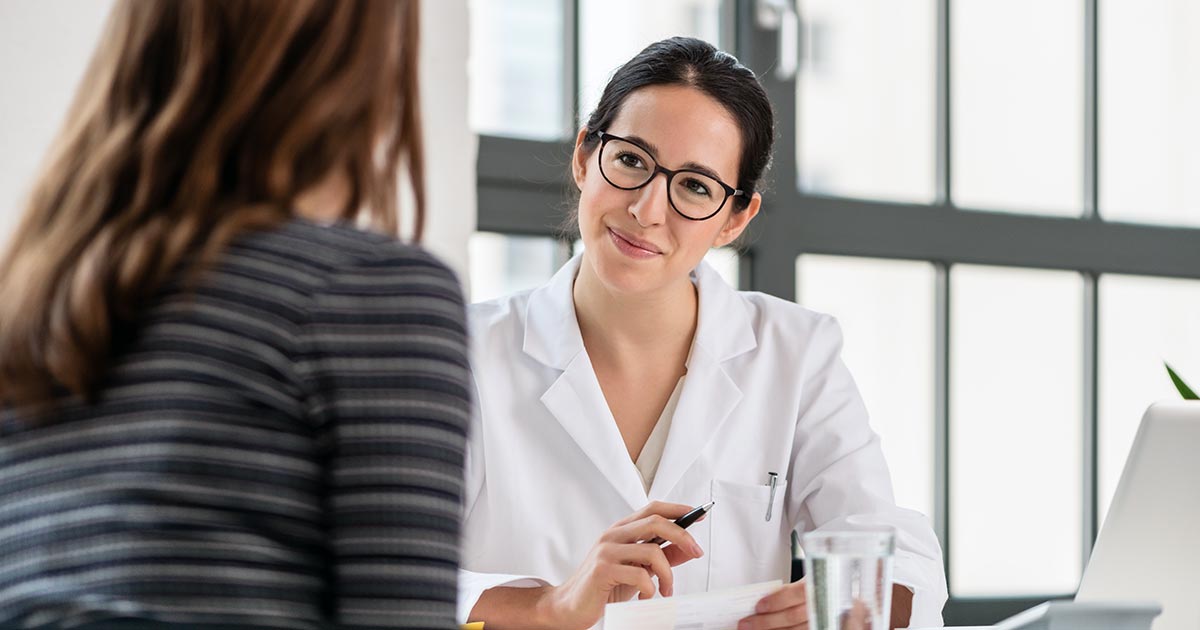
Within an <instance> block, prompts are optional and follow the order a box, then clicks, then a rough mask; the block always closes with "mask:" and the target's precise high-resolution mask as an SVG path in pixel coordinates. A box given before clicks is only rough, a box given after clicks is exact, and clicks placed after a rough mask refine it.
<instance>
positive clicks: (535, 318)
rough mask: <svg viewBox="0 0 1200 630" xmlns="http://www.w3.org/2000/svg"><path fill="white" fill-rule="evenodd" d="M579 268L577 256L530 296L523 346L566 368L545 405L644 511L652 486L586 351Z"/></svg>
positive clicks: (624, 495)
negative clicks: (578, 313) (578, 303)
mask: <svg viewBox="0 0 1200 630" xmlns="http://www.w3.org/2000/svg"><path fill="white" fill-rule="evenodd" d="M578 270H579V257H578V256H576V257H575V258H574V259H572V260H571V261H570V262H568V263H567V264H566V265H564V266H563V268H562V269H559V271H558V273H556V274H555V275H554V277H553V278H552V279H551V280H550V282H549V283H547V284H546V285H545V286H543V287H541V288H539V289H537V290H535V291H534V292H533V293H532V294H531V295H530V296H529V302H528V307H527V310H526V313H525V339H524V343H523V347H524V350H525V352H526V354H528V355H529V356H531V357H533V358H534V359H537V360H538V361H540V362H542V363H543V364H545V365H548V366H550V367H553V368H556V369H559V370H562V373H561V374H559V376H558V378H557V379H555V380H554V382H553V383H551V385H550V387H549V388H548V389H547V390H546V392H545V393H544V394H542V396H541V401H542V403H543V404H544V405H545V406H546V409H548V410H549V411H550V413H551V414H552V415H553V416H554V417H555V419H557V420H558V422H559V424H561V425H562V427H563V429H564V430H565V431H566V432H567V434H568V435H570V436H571V438H572V439H573V440H574V441H575V443H576V444H577V445H578V446H579V448H580V450H582V451H583V452H584V454H585V455H586V456H587V458H588V460H589V461H590V462H591V463H592V465H593V466H595V468H596V473H597V474H599V475H600V476H601V477H603V478H604V479H605V480H606V481H607V482H608V483H609V484H610V485H611V486H612V487H613V489H614V490H616V492H617V493H618V494H619V495H620V496H621V498H622V499H624V500H625V502H626V503H628V504H629V508H630V511H633V510H639V509H641V508H642V507H643V506H645V505H646V503H647V501H648V499H647V498H646V490H645V488H644V487H643V486H642V480H641V478H640V476H639V475H638V473H637V469H636V468H635V467H634V465H633V461H632V460H630V459H629V452H628V451H626V450H625V443H624V442H623V441H622V440H621V434H620V432H619V431H618V430H617V423H616V421H614V420H613V417H612V412H611V411H610V410H609V408H608V402H607V401H606V400H605V399H604V392H603V390H601V389H600V382H599V381H598V380H597V379H596V374H595V371H594V370H593V369H592V363H591V360H590V359H589V358H588V356H587V352H584V347H583V337H582V335H581V334H580V332H579V321H578V320H577V319H576V317H575V302H574V299H573V297H572V293H571V292H572V287H573V286H574V284H575V275H576V273H577V272H578Z"/></svg>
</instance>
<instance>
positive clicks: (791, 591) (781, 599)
mask: <svg viewBox="0 0 1200 630" xmlns="http://www.w3.org/2000/svg"><path fill="white" fill-rule="evenodd" d="M804 584H805V582H804V580H803V579H802V580H800V581H798V582H792V583H791V584H788V585H787V586H784V587H783V588H781V589H779V590H777V591H775V592H774V593H771V594H770V595H767V596H766V597H764V598H762V599H760V600H758V604H756V605H755V606H754V612H756V613H758V614H763V613H774V612H779V611H781V610H786V609H788V608H792V607H793V606H803V605H804V604H805V603H806V602H807V601H808V593H807V591H805V590H804Z"/></svg>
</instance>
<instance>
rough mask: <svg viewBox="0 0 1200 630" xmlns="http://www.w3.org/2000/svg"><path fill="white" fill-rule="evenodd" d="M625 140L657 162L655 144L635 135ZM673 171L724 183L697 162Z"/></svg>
mask: <svg viewBox="0 0 1200 630" xmlns="http://www.w3.org/2000/svg"><path fill="white" fill-rule="evenodd" d="M625 139H626V140H629V141H630V142H632V143H634V144H636V145H639V146H641V147H642V148H643V149H645V150H647V151H649V152H650V157H653V158H654V159H655V160H656V161H657V160H658V158H657V157H655V156H657V155H658V147H657V146H655V144H654V143H653V142H650V141H649V140H647V139H645V138H643V137H641V136H637V135H629V136H625ZM673 170H685V171H697V172H699V173H701V174H703V175H707V176H709V177H711V178H713V179H715V180H717V181H719V182H722V183H724V181H725V180H723V179H721V176H720V175H717V172H716V171H714V170H713V169H711V168H709V167H707V166H705V165H703V164H701V163H699V162H684V163H683V166H680V167H679V168H677V169H673ZM727 185H728V184H727Z"/></svg>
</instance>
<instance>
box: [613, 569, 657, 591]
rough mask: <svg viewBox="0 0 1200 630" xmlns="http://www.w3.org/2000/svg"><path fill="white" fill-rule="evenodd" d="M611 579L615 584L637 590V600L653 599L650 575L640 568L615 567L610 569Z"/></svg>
mask: <svg viewBox="0 0 1200 630" xmlns="http://www.w3.org/2000/svg"><path fill="white" fill-rule="evenodd" d="M611 575H612V577H613V580H614V581H616V583H617V584H626V585H629V586H632V587H634V588H636V589H637V590H638V599H650V598H651V597H654V582H652V581H651V580H650V574H649V573H648V572H647V571H646V570H645V569H643V568H642V567H635V566H630V565H616V566H613V567H612V574H611Z"/></svg>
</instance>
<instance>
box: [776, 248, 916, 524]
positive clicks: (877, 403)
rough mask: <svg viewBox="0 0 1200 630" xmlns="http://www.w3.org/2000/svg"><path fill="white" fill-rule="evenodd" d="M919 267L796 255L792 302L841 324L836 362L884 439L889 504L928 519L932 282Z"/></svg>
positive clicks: (836, 257) (899, 263)
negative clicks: (892, 500)
mask: <svg viewBox="0 0 1200 630" xmlns="http://www.w3.org/2000/svg"><path fill="white" fill-rule="evenodd" d="M935 278H936V272H935V270H934V267H933V265H931V264H929V263H924V262H912V261H902V260H879V259H871V258H851V257H844V256H813V255H805V256H801V257H800V258H798V259H797V261H796V285H797V286H796V296H797V301H799V302H800V303H801V304H803V305H804V306H806V307H808V308H811V309H814V310H817V311H822V312H825V313H829V314H831V315H833V316H835V317H837V318H838V321H839V322H840V323H841V325H842V332H843V334H844V337H845V345H844V347H843V349H842V358H843V360H844V361H845V362H846V365H847V366H849V368H850V371H851V372H852V373H853V374H854V379H855V381H856V382H857V383H858V388H859V391H861V392H862V396H863V400H864V401H865V402H866V404H867V410H868V411H870V414H871V427H872V428H874V429H875V431H876V432H877V433H879V435H880V437H881V439H882V440H883V452H884V455H885V456H886V457H887V460H888V468H889V469H890V470H891V472H892V482H893V484H894V485H895V488H896V502H897V503H898V504H900V505H902V506H905V507H908V508H912V509H914V510H917V511H919V512H922V513H923V514H926V515H928V516H930V519H931V520H932V515H933V507H934V506H933V473H934V471H933V467H934V450H933V449H934V432H933V428H934V409H933V397H934V360H933V352H934V345H935V344H934V339H933V334H934V320H933V318H934V303H935V300H934V283H935Z"/></svg>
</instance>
